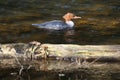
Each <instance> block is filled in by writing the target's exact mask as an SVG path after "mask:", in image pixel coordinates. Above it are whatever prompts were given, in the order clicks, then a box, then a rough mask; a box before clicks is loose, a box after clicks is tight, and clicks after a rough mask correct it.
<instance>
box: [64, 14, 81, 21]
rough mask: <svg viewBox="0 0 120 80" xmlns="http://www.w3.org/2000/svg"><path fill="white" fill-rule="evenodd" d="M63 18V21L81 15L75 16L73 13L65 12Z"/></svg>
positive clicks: (77, 17)
mask: <svg viewBox="0 0 120 80" xmlns="http://www.w3.org/2000/svg"><path fill="white" fill-rule="evenodd" d="M63 18H64V19H65V21H71V19H79V18H81V17H79V16H75V15H74V14H73V13H69V12H68V13H66V14H65V15H64V16H63Z"/></svg>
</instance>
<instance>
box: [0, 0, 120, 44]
mask: <svg viewBox="0 0 120 80" xmlns="http://www.w3.org/2000/svg"><path fill="white" fill-rule="evenodd" d="M14 3H15V4H14ZM119 4H120V1H119V0H97V1H95V0H84V1H82V0H59V1H56V0H52V1H49V0H45V1H41V0H20V1H16V0H2V1H0V7H1V9H0V13H1V15H0V42H1V43H11V42H29V41H32V40H37V41H40V42H42V43H75V44H120V35H119V34H120V27H119V26H120V19H119V17H120V6H119ZM67 12H73V13H75V14H76V15H79V16H81V17H82V19H80V20H74V22H75V24H76V25H75V28H74V34H72V35H66V34H68V32H69V31H68V32H64V33H61V32H58V33H57V32H55V33H53V32H52V33H51V32H49V31H47V30H41V29H36V28H35V27H33V26H31V24H33V23H42V22H46V21H51V20H59V19H62V17H61V16H63V15H64V14H65V13H67ZM69 34H70V33H69Z"/></svg>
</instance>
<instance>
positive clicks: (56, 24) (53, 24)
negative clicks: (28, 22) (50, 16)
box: [32, 20, 71, 30]
mask: <svg viewBox="0 0 120 80" xmlns="http://www.w3.org/2000/svg"><path fill="white" fill-rule="evenodd" d="M32 25H33V26H36V27H38V28H44V29H50V30H64V29H69V28H71V27H70V26H69V25H67V24H66V23H65V22H63V21H60V20H53V21H49V22H45V23H41V24H32Z"/></svg>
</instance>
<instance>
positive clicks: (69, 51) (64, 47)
mask: <svg viewBox="0 0 120 80" xmlns="http://www.w3.org/2000/svg"><path fill="white" fill-rule="evenodd" d="M119 54H120V45H75V44H41V43H39V42H36V41H34V42H30V43H13V44H1V45H0V68H13V67H14V68H17V67H20V68H21V70H22V69H23V68H25V66H26V65H27V68H29V67H31V66H32V67H34V68H35V67H36V66H37V67H39V68H40V69H41V68H42V67H41V66H45V65H46V60H47V68H49V69H55V67H58V66H55V65H56V62H57V63H59V61H67V62H72V63H75V64H77V66H78V65H79V66H81V65H83V64H84V63H85V64H86V63H87V64H88V62H89V63H92V64H93V63H95V62H120V55H119ZM51 59H52V60H54V61H56V62H55V63H54V62H53V63H48V62H49V60H51ZM51 64H52V65H54V67H53V68H50V67H51V66H50V65H51ZM69 64H71V63H69ZM64 65H65V64H64ZM67 65H68V64H67ZM67 65H66V66H67ZM19 74H21V73H19Z"/></svg>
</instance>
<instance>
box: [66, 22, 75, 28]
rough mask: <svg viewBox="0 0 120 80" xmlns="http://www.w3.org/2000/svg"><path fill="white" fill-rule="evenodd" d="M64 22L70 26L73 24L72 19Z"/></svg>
mask: <svg viewBox="0 0 120 80" xmlns="http://www.w3.org/2000/svg"><path fill="white" fill-rule="evenodd" d="M66 24H67V25H69V26H70V27H73V26H74V22H73V21H66Z"/></svg>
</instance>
